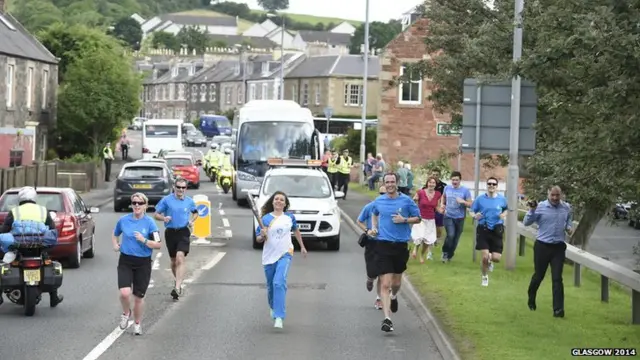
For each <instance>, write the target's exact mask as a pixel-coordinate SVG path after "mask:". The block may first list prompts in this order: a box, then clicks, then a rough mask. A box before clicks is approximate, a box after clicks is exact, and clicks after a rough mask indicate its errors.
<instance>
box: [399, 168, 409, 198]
mask: <svg viewBox="0 0 640 360" xmlns="http://www.w3.org/2000/svg"><path fill="white" fill-rule="evenodd" d="M396 174H398V191H400V192H401V193H403V194H405V195H409V187H408V183H409V182H408V178H409V169H407V168H405V167H404V163H403V162H402V161H398V171H396Z"/></svg>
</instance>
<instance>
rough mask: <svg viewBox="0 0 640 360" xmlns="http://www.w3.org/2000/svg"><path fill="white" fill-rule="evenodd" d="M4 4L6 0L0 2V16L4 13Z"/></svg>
mask: <svg viewBox="0 0 640 360" xmlns="http://www.w3.org/2000/svg"><path fill="white" fill-rule="evenodd" d="M5 2H6V0H0V14H4V13H5V12H6V9H5Z"/></svg>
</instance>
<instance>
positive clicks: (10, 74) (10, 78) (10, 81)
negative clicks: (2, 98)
mask: <svg viewBox="0 0 640 360" xmlns="http://www.w3.org/2000/svg"><path fill="white" fill-rule="evenodd" d="M15 71H16V66H15V65H13V64H9V65H7V79H6V85H7V88H6V89H7V90H6V92H5V93H6V94H7V95H6V99H7V107H12V106H13V88H14V83H15V81H14V80H15V76H16V73H15Z"/></svg>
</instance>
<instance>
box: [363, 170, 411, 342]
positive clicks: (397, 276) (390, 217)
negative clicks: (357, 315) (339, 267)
mask: <svg viewBox="0 0 640 360" xmlns="http://www.w3.org/2000/svg"><path fill="white" fill-rule="evenodd" d="M382 179H383V181H384V185H385V189H386V191H387V193H386V194H385V195H380V196H378V197H377V198H376V199H375V200H374V201H373V209H372V211H371V212H372V214H373V216H372V217H371V229H370V230H369V231H368V232H367V234H369V236H372V237H376V240H377V241H376V242H375V247H374V259H375V260H374V261H375V275H377V276H378V278H379V281H380V297H382V304H383V308H382V311H383V312H384V320H383V321H382V331H385V332H390V331H393V323H392V322H391V317H390V316H391V314H390V313H391V312H394V313H395V312H397V311H398V297H397V296H398V291H400V286H401V285H402V273H404V271H405V270H407V261H408V260H409V248H408V246H407V243H408V242H409V240H410V239H411V224H417V223H419V222H420V221H422V219H421V218H420V210H418V205H416V203H415V202H413V200H412V199H411V198H410V197H408V196H407V195H405V194H402V193H400V192H398V175H397V174H394V173H390V174H386V175H385V176H384V177H383V178H382Z"/></svg>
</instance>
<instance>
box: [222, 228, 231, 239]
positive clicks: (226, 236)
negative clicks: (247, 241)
mask: <svg viewBox="0 0 640 360" xmlns="http://www.w3.org/2000/svg"><path fill="white" fill-rule="evenodd" d="M232 235H233V233H232V232H231V230H230V229H227V230H225V231H224V237H225V238H227V239H231V238H232Z"/></svg>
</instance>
